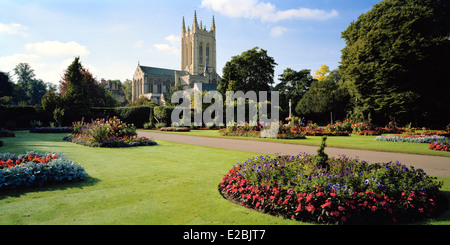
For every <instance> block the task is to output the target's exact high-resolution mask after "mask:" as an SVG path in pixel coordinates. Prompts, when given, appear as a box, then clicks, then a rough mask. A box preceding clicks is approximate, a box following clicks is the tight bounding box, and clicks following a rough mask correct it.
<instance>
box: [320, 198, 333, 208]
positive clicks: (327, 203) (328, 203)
mask: <svg viewBox="0 0 450 245" xmlns="http://www.w3.org/2000/svg"><path fill="white" fill-rule="evenodd" d="M320 207H322V208H330V207H331V202H330V201H328V200H327V202H326V203H324V204H322V205H320Z"/></svg>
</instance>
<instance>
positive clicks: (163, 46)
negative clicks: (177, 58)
mask: <svg viewBox="0 0 450 245" xmlns="http://www.w3.org/2000/svg"><path fill="white" fill-rule="evenodd" d="M165 39H166V40H167V41H168V42H169V43H170V44H167V43H157V44H154V45H153V47H155V48H156V49H157V50H160V51H164V52H166V53H169V54H173V55H179V54H180V50H179V49H178V48H176V46H175V45H179V43H180V37H178V36H175V35H169V36H167V37H166V38H165Z"/></svg>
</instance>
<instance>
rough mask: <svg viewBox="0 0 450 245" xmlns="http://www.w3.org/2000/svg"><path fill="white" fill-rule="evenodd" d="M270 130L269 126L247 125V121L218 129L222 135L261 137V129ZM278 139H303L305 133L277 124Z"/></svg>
mask: <svg viewBox="0 0 450 245" xmlns="http://www.w3.org/2000/svg"><path fill="white" fill-rule="evenodd" d="M265 129H267V130H270V126H268V127H261V126H249V125H248V124H247V123H246V124H245V125H244V126H236V125H234V126H229V127H227V128H223V129H220V130H219V134H220V135H222V136H242V137H261V132H262V130H265ZM277 138H278V139H305V138H306V137H305V135H304V134H302V133H301V132H297V131H295V129H294V128H293V127H290V126H287V125H284V124H279V129H278V132H277Z"/></svg>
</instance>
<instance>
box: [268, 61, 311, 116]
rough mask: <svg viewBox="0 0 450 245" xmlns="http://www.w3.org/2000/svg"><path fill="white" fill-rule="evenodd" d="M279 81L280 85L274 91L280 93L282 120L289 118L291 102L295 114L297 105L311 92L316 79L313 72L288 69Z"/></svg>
mask: <svg viewBox="0 0 450 245" xmlns="http://www.w3.org/2000/svg"><path fill="white" fill-rule="evenodd" d="M279 80H280V83H278V84H277V85H276V86H275V88H274V90H275V91H279V92H280V107H281V108H282V117H281V118H283V117H287V116H289V100H291V108H292V110H291V111H292V112H293V113H294V112H295V111H294V108H295V105H297V103H298V102H299V101H300V100H301V98H302V97H303V95H304V94H305V93H306V92H307V91H308V90H309V88H310V87H311V84H312V82H313V81H314V78H313V77H312V76H311V70H308V69H303V70H300V71H295V70H293V69H291V68H286V69H285V70H284V71H283V74H281V75H280V77H279Z"/></svg>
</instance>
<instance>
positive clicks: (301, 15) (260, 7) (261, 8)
mask: <svg viewBox="0 0 450 245" xmlns="http://www.w3.org/2000/svg"><path fill="white" fill-rule="evenodd" d="M201 7H203V8H208V9H212V10H214V11H217V12H219V13H221V14H223V15H225V16H229V17H233V18H249V19H260V20H261V21H264V22H278V21H281V20H290V19H304V20H327V19H330V18H333V17H336V16H338V12H337V11H336V10H331V11H329V12H327V11H325V10H321V9H308V8H298V9H289V10H284V11H280V10H277V9H276V7H275V5H273V4H271V3H265V2H259V1H258V0H202V4H201Z"/></svg>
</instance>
